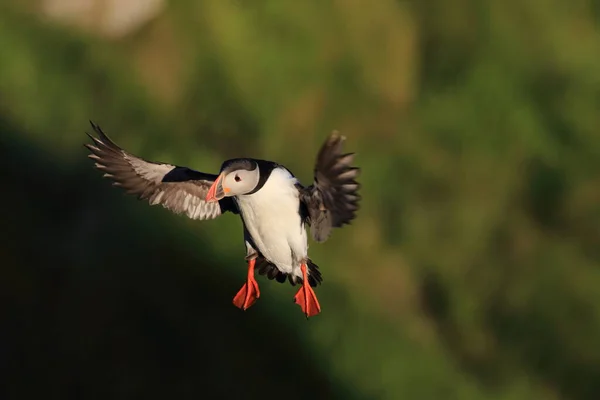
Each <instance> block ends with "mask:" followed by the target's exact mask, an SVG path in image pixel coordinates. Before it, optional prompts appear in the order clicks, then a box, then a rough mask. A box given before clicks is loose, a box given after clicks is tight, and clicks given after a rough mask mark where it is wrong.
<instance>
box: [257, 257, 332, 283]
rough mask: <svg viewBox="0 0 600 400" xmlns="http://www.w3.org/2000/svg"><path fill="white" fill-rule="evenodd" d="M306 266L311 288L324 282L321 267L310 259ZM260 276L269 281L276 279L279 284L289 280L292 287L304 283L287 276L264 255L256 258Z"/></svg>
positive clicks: (290, 275) (295, 277) (289, 275)
mask: <svg viewBox="0 0 600 400" xmlns="http://www.w3.org/2000/svg"><path fill="white" fill-rule="evenodd" d="M306 266H307V268H308V283H310V286H312V287H316V286H317V285H320V284H321V283H322V282H323V276H322V275H321V271H319V266H318V265H317V264H315V263H314V262H312V260H311V259H310V258H309V259H308V260H307V261H306ZM254 268H255V269H256V271H257V272H258V273H259V275H264V276H266V277H267V278H268V279H271V280H272V279H275V280H277V282H279V283H283V282H285V280H286V278H287V280H288V281H289V282H290V283H291V284H292V286H296V284H297V283H302V279H301V278H298V277H297V276H295V275H293V274H286V273H285V272H281V271H280V270H279V269H278V268H277V267H276V266H275V264H273V263H271V262H269V261H268V260H267V259H266V258H264V257H263V256H262V255H259V256H258V257H257V258H256V266H255V267H254Z"/></svg>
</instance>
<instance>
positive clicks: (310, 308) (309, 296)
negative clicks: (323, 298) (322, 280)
mask: <svg viewBox="0 0 600 400" xmlns="http://www.w3.org/2000/svg"><path fill="white" fill-rule="evenodd" d="M300 269H301V270H302V280H303V282H302V287H301V288H300V290H298V293H296V296H295V297H294V299H295V300H296V304H298V305H300V308H302V312H303V313H304V314H305V315H306V318H308V317H313V316H315V315H317V314H318V313H320V312H321V305H320V304H319V300H317V295H316V294H315V292H314V291H313V289H312V288H311V287H310V283H308V274H307V273H306V264H302V265H301V266H300Z"/></svg>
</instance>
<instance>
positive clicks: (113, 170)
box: [84, 121, 361, 318]
mask: <svg viewBox="0 0 600 400" xmlns="http://www.w3.org/2000/svg"><path fill="white" fill-rule="evenodd" d="M90 124H91V126H92V129H93V130H94V132H95V135H91V134H90V133H88V132H86V134H87V135H88V136H89V138H90V139H91V141H92V143H86V144H84V146H85V147H86V148H87V149H88V150H89V151H90V153H89V154H88V157H89V158H91V159H92V160H93V161H94V163H95V168H97V169H98V170H100V171H101V172H103V173H104V175H103V177H105V178H108V179H110V180H112V182H113V183H112V184H113V185H114V186H117V187H119V188H122V189H124V190H125V191H126V192H127V193H128V194H131V195H136V196H137V197H138V199H139V200H145V201H147V202H148V203H149V204H150V205H161V206H163V207H164V208H166V209H168V210H170V211H172V212H173V213H175V214H182V215H186V216H187V217H189V218H191V219H195V220H210V219H215V218H217V217H219V216H221V215H223V214H226V213H227V212H229V213H232V214H236V215H239V217H240V218H241V221H242V226H243V235H244V243H245V246H246V257H245V261H247V266H248V271H247V276H246V282H245V283H244V285H243V286H242V288H241V289H240V290H239V291H238V293H237V294H236V295H235V296H234V298H233V304H234V305H235V306H236V307H238V308H240V309H242V310H247V309H248V308H249V307H250V306H252V305H253V304H254V303H255V302H256V300H257V299H258V298H259V297H260V290H259V286H258V283H257V281H256V278H255V273H258V274H259V275H263V276H266V277H267V278H268V279H270V280H276V281H278V282H280V283H283V282H285V281H286V280H287V281H289V283H290V284H291V285H292V286H295V285H296V284H298V285H300V288H299V290H298V292H297V293H296V295H295V296H294V302H295V303H296V304H298V305H299V306H300V308H301V309H302V312H303V313H304V314H305V316H306V318H309V317H312V316H315V315H317V314H319V313H320V312H321V305H320V304H319V300H318V299H317V295H316V294H315V292H314V289H313V288H315V287H317V285H319V284H321V283H322V281H323V278H322V275H321V272H320V270H319V267H318V266H317V265H316V264H315V263H314V262H313V261H312V260H311V259H310V258H309V257H308V234H307V230H310V236H311V237H312V239H313V240H314V241H315V242H317V243H322V242H325V241H326V240H327V239H328V238H329V236H330V235H331V232H332V230H333V228H339V227H342V226H344V225H347V224H350V223H351V221H352V220H353V219H354V218H356V213H357V211H358V209H359V201H360V199H361V197H360V195H359V193H358V191H359V189H360V183H359V182H357V180H356V179H357V177H358V176H359V173H360V168H358V167H356V166H353V161H354V157H355V153H344V152H343V151H342V150H343V149H342V147H343V142H344V141H345V139H346V138H345V137H344V136H342V135H340V134H339V132H338V131H333V132H332V133H331V134H330V135H329V136H328V138H327V139H326V140H325V142H324V143H323V144H322V146H321V148H320V150H319V152H318V154H317V157H316V162H315V165H314V180H313V182H312V184H311V185H309V186H303V185H302V184H301V183H300V182H299V180H298V179H297V178H296V177H295V176H294V174H293V173H292V172H291V171H290V170H289V169H288V168H286V167H285V166H283V165H281V164H279V163H276V162H274V161H267V160H262V159H255V158H234V159H230V160H226V161H224V162H223V163H222V165H221V168H220V170H219V173H218V174H211V173H205V172H200V171H196V170H194V169H191V168H188V167H185V166H178V165H174V164H169V163H163V162H154V161H148V160H145V159H143V158H141V157H138V156H136V155H133V154H132V153H129V152H127V151H125V150H123V149H122V148H121V147H119V146H118V145H117V144H116V143H115V142H113V141H112V140H111V139H110V138H109V137H108V136H107V135H106V134H105V133H104V132H103V131H102V129H101V128H100V127H99V126H98V125H96V124H95V123H94V122H92V121H90Z"/></svg>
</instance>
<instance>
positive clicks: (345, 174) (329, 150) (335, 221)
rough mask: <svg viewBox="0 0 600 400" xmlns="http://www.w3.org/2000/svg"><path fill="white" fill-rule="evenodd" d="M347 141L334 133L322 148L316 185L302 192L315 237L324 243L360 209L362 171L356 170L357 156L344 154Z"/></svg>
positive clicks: (316, 168) (318, 156) (315, 173)
mask: <svg viewBox="0 0 600 400" xmlns="http://www.w3.org/2000/svg"><path fill="white" fill-rule="evenodd" d="M345 139H346V138H345V137H344V136H341V135H339V133H338V132H337V131H334V132H333V133H332V134H331V135H330V136H329V138H328V139H327V141H326V142H325V143H324V144H323V146H321V149H320V150H319V154H318V155H317V161H316V165H315V172H314V175H315V177H314V182H313V184H312V185H310V186H308V187H306V188H302V189H301V196H302V201H303V203H304V205H305V207H306V210H307V214H308V218H307V221H308V223H309V224H310V226H311V235H312V237H313V239H314V240H315V241H317V242H324V241H325V240H327V238H328V237H329V235H330V234H331V229H332V228H339V227H341V226H343V225H345V224H349V223H350V221H351V220H353V219H354V218H355V217H356V211H357V210H358V208H359V205H358V203H359V201H360V195H359V194H358V190H359V189H360V184H359V183H358V182H357V181H356V178H357V177H358V175H359V173H360V169H359V168H357V167H353V166H352V164H353V162H354V156H355V154H354V153H346V154H344V153H342V147H343V146H342V145H343V142H344V140H345Z"/></svg>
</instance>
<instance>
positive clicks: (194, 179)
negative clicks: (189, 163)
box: [85, 121, 238, 220]
mask: <svg viewBox="0 0 600 400" xmlns="http://www.w3.org/2000/svg"><path fill="white" fill-rule="evenodd" d="M90 123H91V125H92V128H94V131H95V132H96V135H97V136H98V137H94V136H92V135H90V134H88V136H89V137H90V138H91V139H92V141H93V144H85V147H87V148H88V149H89V150H90V151H91V152H92V153H91V154H90V155H89V156H88V157H89V158H91V159H92V160H94V161H95V162H96V168H98V169H99V170H100V171H102V172H104V177H105V178H109V179H111V180H113V181H114V183H113V185H114V186H118V187H121V188H123V189H125V190H126V191H127V193H128V194H133V195H137V196H138V199H140V200H141V199H144V200H148V202H149V203H150V205H156V204H160V205H162V206H163V207H164V208H166V209H169V210H171V211H172V212H174V213H176V214H185V215H187V216H188V217H189V218H192V219H200V220H202V219H214V218H216V217H218V216H219V215H221V214H223V213H224V212H226V211H231V212H233V213H236V214H237V213H238V209H237V206H236V205H235V204H234V202H233V200H232V199H231V198H230V197H228V198H224V199H223V200H220V201H219V202H210V203H207V202H206V201H205V200H204V199H205V198H206V194H207V193H208V190H209V189H210V186H211V185H212V183H213V182H214V181H215V179H216V178H217V175H212V174H205V173H203V172H198V171H194V170H192V169H189V168H186V167H178V166H175V165H170V164H163V163H156V162H151V161H146V160H143V159H141V158H139V157H136V156H134V155H133V154H130V153H128V152H126V151H125V150H123V149H121V148H120V147H119V146H117V145H116V144H115V143H114V142H113V141H112V140H110V139H109V138H108V136H106V135H105V134H104V132H102V130H101V129H100V127H99V126H97V125H95V124H94V123H93V122H91V121H90Z"/></svg>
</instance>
